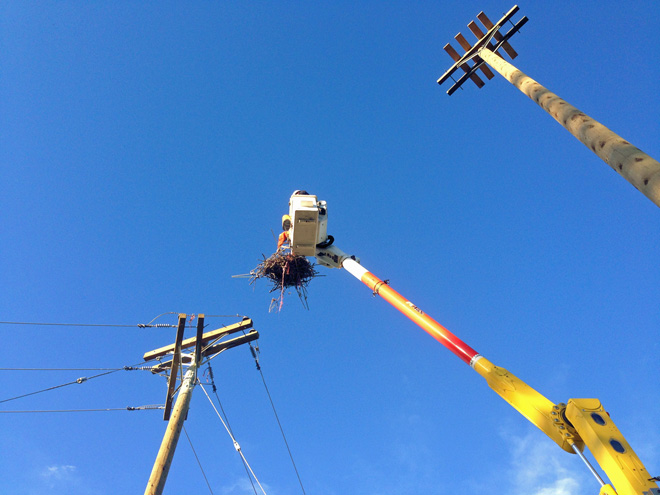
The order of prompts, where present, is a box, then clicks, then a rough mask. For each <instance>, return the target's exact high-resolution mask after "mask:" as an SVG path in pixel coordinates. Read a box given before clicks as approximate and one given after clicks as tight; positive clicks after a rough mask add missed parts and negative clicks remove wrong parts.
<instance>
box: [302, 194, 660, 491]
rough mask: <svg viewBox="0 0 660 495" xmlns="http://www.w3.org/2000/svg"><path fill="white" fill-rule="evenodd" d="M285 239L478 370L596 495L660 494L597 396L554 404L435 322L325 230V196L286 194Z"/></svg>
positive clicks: (652, 479)
mask: <svg viewBox="0 0 660 495" xmlns="http://www.w3.org/2000/svg"><path fill="white" fill-rule="evenodd" d="M289 217H290V218H291V222H290V229H289V239H290V241H291V251H292V253H293V254H294V255H300V256H311V257H315V258H316V260H317V262H318V263H319V264H320V265H323V266H326V267H329V268H344V269H345V270H346V271H347V272H349V273H350V274H351V275H353V276H354V277H355V278H357V279H358V280H360V281H361V282H362V283H364V284H365V285H366V286H367V287H369V289H371V290H372V291H373V293H374V295H379V296H381V297H382V298H383V299H385V300H386V301H387V302H389V303H390V304H391V305H392V306H394V307H395V308H396V309H398V310H399V311H400V312H401V313H403V314H404V315H405V316H407V317H408V318H409V319H411V320H412V321H413V322H414V323H415V324H417V325H418V326H419V327H421V328H422V329H423V330H424V331H426V332H427V333H428V334H430V335H431V336H432V337H433V338H434V339H436V340H437V341H439V342H440V343H441V344H443V345H444V346H445V347H447V348H448V349H449V350H450V351H451V352H452V353H454V354H455V355H456V356H457V357H458V358H460V359H461V360H462V361H463V362H465V363H466V364H468V365H469V366H470V367H471V368H472V369H474V370H475V371H476V372H477V373H479V374H480V375H481V376H482V377H483V378H484V379H485V380H486V382H487V383H488V385H489V386H490V388H492V389H493V390H494V391H495V392H496V393H497V394H498V395H500V396H501V397H502V398H503V399H504V400H506V401H507V402H508V403H509V404H511V406H513V408H514V409H516V410H517V411H518V412H519V413H521V414H522V415H523V416H524V417H526V418H527V419H528V420H529V421H530V422H531V423H532V424H534V425H535V426H537V427H538V428H539V429H540V430H541V431H542V432H543V433H545V434H546V435H547V436H548V437H550V438H551V439H552V440H553V441H554V442H555V443H556V444H557V445H559V446H560V447H561V448H562V449H563V450H564V451H566V452H569V453H575V454H577V455H578V456H580V458H581V459H582V460H583V461H584V462H585V464H586V465H587V467H588V468H589V470H590V471H591V473H592V474H593V475H594V476H595V477H596V479H597V480H598V482H599V483H600V485H601V487H600V491H599V495H660V489H659V488H658V485H657V483H655V481H657V478H651V477H650V476H649V473H648V471H647V470H646V468H645V467H644V465H643V464H642V462H641V460H640V459H639V457H638V456H637V454H635V452H634V451H633V449H632V447H631V446H630V445H629V444H628V442H627V441H626V439H625V438H624V437H623V435H622V434H621V432H620V431H619V429H618V428H617V426H616V425H615V424H614V422H613V421H612V419H611V418H610V416H609V414H608V413H607V411H605V409H604V408H603V406H602V405H601V403H600V401H599V400H598V399H569V400H568V403H563V402H562V403H558V404H555V403H553V402H552V401H550V400H549V399H547V398H546V397H544V396H543V395H542V394H540V393H539V392H537V391H536V390H534V389H533V388H532V387H530V386H529V385H527V384H526V383H525V382H523V381H522V380H521V379H520V378H518V377H516V376H514V375H513V374H511V373H510V372H509V371H507V370H505V369H504V368H500V367H498V366H495V365H494V364H493V363H491V362H490V361H489V360H488V359H486V358H485V357H484V356H482V355H481V354H479V353H478V352H477V351H475V350H474V349H473V348H472V347H470V346H469V345H468V344H466V343H465V342H463V341H462V340H461V339H460V338H458V337H457V336H456V335H454V334H453V333H452V332H450V331H449V330H447V329H446V328H445V327H443V326H442V325H440V323H438V322H437V321H435V320H434V319H433V318H431V317H430V316H429V315H428V314H426V313H425V312H424V311H422V310H421V309H419V308H418V307H417V306H416V305H415V304H413V303H412V302H411V301H409V300H408V299H406V298H405V297H403V296H402V295H401V294H399V293H398V292H396V291H395V290H394V289H392V288H391V287H390V286H389V283H388V282H387V281H384V280H381V279H380V278H378V277H377V276H376V275H374V274H373V273H371V272H369V271H368V270H367V269H366V268H364V267H363V266H362V265H361V264H360V260H359V259H358V258H356V257H355V256H351V255H348V254H346V253H345V252H343V251H342V250H341V249H339V248H338V247H336V246H335V245H334V244H333V241H334V239H333V238H332V236H328V235H327V226H328V224H327V222H328V211H327V204H326V202H325V201H318V200H317V197H316V196H313V195H310V194H308V193H307V192H306V191H296V192H294V194H293V195H292V196H291V199H290V200H289ZM585 446H586V447H588V449H589V450H590V451H591V453H592V454H593V456H594V458H595V459H596V461H597V462H598V464H599V465H600V467H601V468H602V469H603V471H605V473H606V474H607V476H608V477H609V480H610V483H606V482H605V481H604V480H603V479H602V478H601V477H600V475H599V474H598V472H597V471H596V470H595V469H594V468H593V466H592V465H591V464H590V463H589V461H588V460H587V458H586V457H585V456H584V454H583V451H584V448H585Z"/></svg>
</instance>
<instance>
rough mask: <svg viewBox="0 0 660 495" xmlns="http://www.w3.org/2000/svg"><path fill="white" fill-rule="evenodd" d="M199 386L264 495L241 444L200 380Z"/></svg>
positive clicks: (264, 491)
mask: <svg viewBox="0 0 660 495" xmlns="http://www.w3.org/2000/svg"><path fill="white" fill-rule="evenodd" d="M199 387H200V388H201V389H202V390H203V391H204V395H206V398H207V399H208V400H209V402H210V403H211V406H212V407H213V410H214V411H215V413H216V414H217V415H218V418H220V421H221V422H222V426H224V427H225V430H227V433H228V434H229V437H230V438H231V439H232V441H233V442H234V448H235V449H236V452H238V453H239V454H240V456H241V457H242V458H243V461H244V462H245V464H246V465H247V467H248V469H249V470H250V473H252V476H253V477H254V479H255V481H256V482H257V485H259V488H261V491H262V493H263V494H264V495H266V490H264V487H263V486H261V483H260V482H259V479H258V478H257V476H256V475H255V474H254V471H253V470H252V467H250V464H249V463H248V461H247V459H246V458H245V456H244V455H243V452H242V451H241V446H240V445H239V444H238V442H237V441H236V439H235V438H234V435H232V434H231V432H230V431H229V428H227V424H226V423H225V422H224V420H223V419H222V416H220V413H219V412H218V409H217V408H216V407H215V404H214V403H213V400H211V397H210V396H209V394H208V393H207V392H206V389H205V388H204V385H202V383H201V382H199Z"/></svg>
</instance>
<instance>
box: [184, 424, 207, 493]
mask: <svg viewBox="0 0 660 495" xmlns="http://www.w3.org/2000/svg"><path fill="white" fill-rule="evenodd" d="M182 426H183V432H184V433H185V434H186V438H187V439H188V443H189V444H190V448H191V449H192V451H193V454H195V459H197V465H198V466H199V469H200V470H201V471H202V476H204V481H206V486H208V487H209V491H210V492H211V495H213V489H212V488H211V484H210V483H209V479H208V478H207V477H206V473H205V472H204V468H203V467H202V463H201V462H199V457H197V452H196V451H195V447H193V444H192V441H191V440H190V436H188V430H186V425H182Z"/></svg>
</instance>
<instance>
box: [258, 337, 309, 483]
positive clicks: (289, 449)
mask: <svg viewBox="0 0 660 495" xmlns="http://www.w3.org/2000/svg"><path fill="white" fill-rule="evenodd" d="M249 345H250V352H251V353H252V356H253V357H254V361H255V363H256V364H257V371H259V374H260V375H261V381H262V382H263V383H264V388H265V389H266V394H267V395H268V400H269V401H270V406H271V407H272V408H273V413H274V414H275V419H276V420H277V425H278V426H279V427H280V432H281V433H282V438H283V439H284V445H286V450H287V451H288V452H289V458H290V459H291V464H293V470H294V471H295V472H296V476H297V477H298V483H300V488H301V489H302V492H303V494H305V487H304V486H303V482H302V479H300V473H298V468H297V467H296V461H294V460H293V454H292V453H291V448H289V442H288V441H287V439H286V435H285V434H284V428H282V423H281V422H280V418H279V416H278V415H277V410H276V409H275V404H274V403H273V398H272V397H271V395H270V391H269V390H268V385H266V379H265V378H264V372H263V371H262V370H261V365H260V364H259V359H258V358H257V353H256V351H255V350H254V348H253V347H252V343H249Z"/></svg>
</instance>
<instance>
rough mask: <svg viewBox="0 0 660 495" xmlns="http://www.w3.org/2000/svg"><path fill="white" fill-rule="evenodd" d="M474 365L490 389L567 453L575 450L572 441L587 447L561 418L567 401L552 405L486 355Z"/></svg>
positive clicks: (579, 446)
mask: <svg viewBox="0 0 660 495" xmlns="http://www.w3.org/2000/svg"><path fill="white" fill-rule="evenodd" d="M473 367H474V369H475V371H476V372H477V373H479V374H480V375H481V376H483V377H484V378H485V379H486V381H487V382H488V385H489V386H490V388H492V389H493V390H494V391H495V392H497V393H498V394H499V395H500V396H501V397H502V398H503V399H504V400H505V401H507V402H508V403H509V404H511V406H513V408H514V409H516V410H517V411H518V412H519V413H520V414H522V415H523V416H525V417H526V418H527V419H528V420H529V421H530V422H531V423H532V424H534V425H535V426H537V427H538V428H539V429H540V430H541V431H542V432H543V433H545V434H546V435H548V436H549V437H550V438H552V440H554V441H555V443H556V444H557V445H559V446H560V447H561V448H562V449H564V450H565V451H566V452H570V453H571V454H573V453H574V452H573V448H572V447H571V445H572V444H575V445H577V446H578V448H579V449H580V450H582V449H584V443H583V442H582V440H581V439H580V437H579V436H578V437H576V436H575V435H574V432H573V431H572V429H571V428H570V427H568V426H567V425H566V424H565V422H564V420H563V419H562V414H561V413H562V409H563V408H565V407H566V405H565V404H553V403H552V402H551V401H550V400H549V399H547V398H546V397H544V396H543V395H541V394H540V393H539V392H537V391H536V390H534V389H533V388H532V387H530V386H529V385H527V384H526V383H525V382H523V381H522V380H521V379H520V378H518V377H517V376H515V375H513V374H511V373H509V372H508V371H507V370H505V369H504V368H500V367H498V366H495V365H494V364H493V363H491V362H490V361H489V360H488V359H486V358H485V357H483V356H482V357H479V359H478V360H477V361H476V362H475V363H474V364H473Z"/></svg>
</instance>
